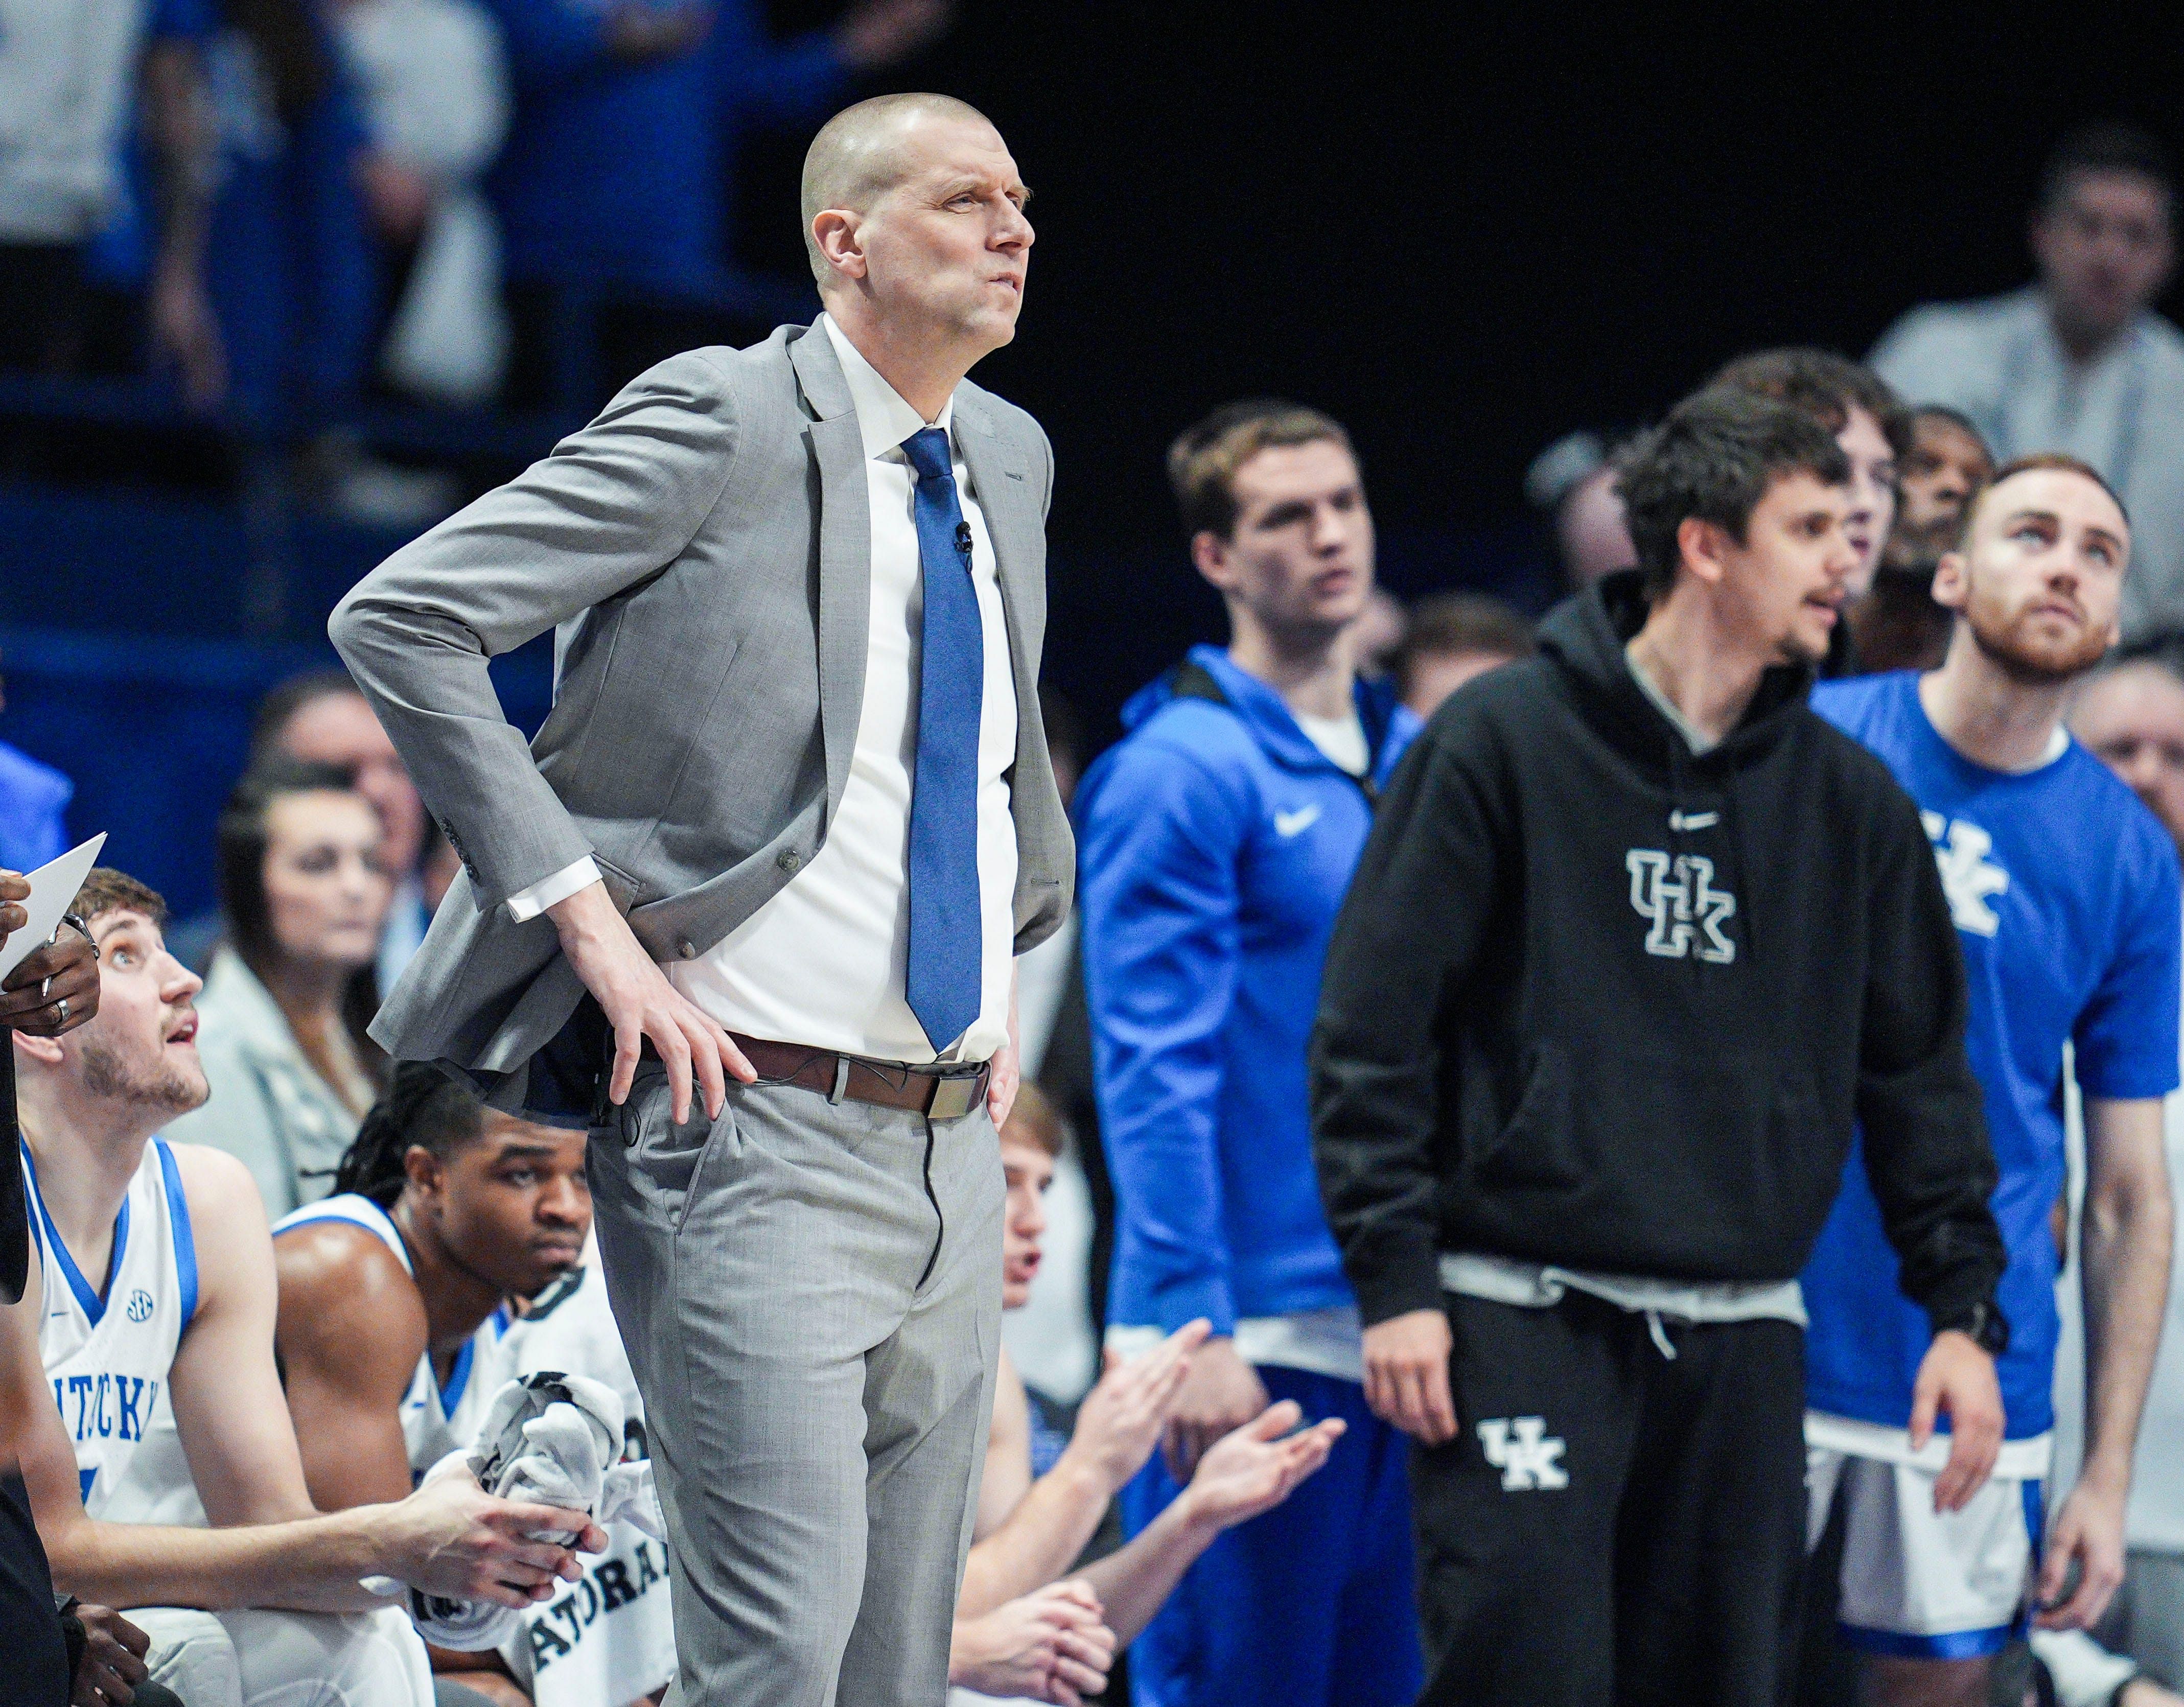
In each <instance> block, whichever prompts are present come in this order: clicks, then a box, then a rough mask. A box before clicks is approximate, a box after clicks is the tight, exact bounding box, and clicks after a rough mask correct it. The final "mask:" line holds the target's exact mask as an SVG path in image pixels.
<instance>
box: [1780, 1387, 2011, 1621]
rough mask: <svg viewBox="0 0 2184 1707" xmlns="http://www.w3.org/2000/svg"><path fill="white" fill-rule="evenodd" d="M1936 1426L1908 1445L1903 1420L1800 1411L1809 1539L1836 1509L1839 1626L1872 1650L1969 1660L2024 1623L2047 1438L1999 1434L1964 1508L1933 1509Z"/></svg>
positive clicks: (1815, 1540)
mask: <svg viewBox="0 0 2184 1707" xmlns="http://www.w3.org/2000/svg"><path fill="white" fill-rule="evenodd" d="M1948 1456H1949V1440H1948V1437H1947V1435H1936V1437H1934V1438H1933V1439H1932V1440H1931V1441H1929V1442H1928V1443H1926V1446H1925V1449H1924V1450H1923V1451H1919V1452H1914V1451H1912V1449H1911V1443H1910V1437H1909V1435H1908V1432H1906V1431H1905V1430H1903V1429H1900V1428H1883V1427H1881V1426H1879V1425H1877V1424H1874V1423H1869V1422H1858V1421H1852V1420H1850V1419H1848V1418H1846V1417H1840V1416H1829V1415H1824V1414H1822V1413H1820V1412H1818V1411H1808V1412H1807V1413H1806V1416H1805V1462H1806V1471H1805V1487H1806V1493H1807V1498H1808V1507H1807V1513H1808V1515H1807V1527H1806V1539H1805V1544H1806V1546H1807V1548H1808V1549H1811V1548H1814V1547H1817V1546H1819V1541H1820V1537H1821V1535H1822V1533H1823V1532H1825V1530H1826V1528H1827V1526H1828V1519H1829V1515H1830V1513H1831V1512H1832V1510H1834V1508H1835V1506H1836V1503H1837V1502H1838V1501H1840V1502H1841V1505H1842V1508H1843V1562H1842V1599H1841V1604H1840V1607H1839V1609H1838V1611H1837V1614H1836V1618H1837V1626H1836V1627H1837V1633H1838V1634H1839V1635H1840V1637H1841V1639H1842V1640H1843V1642H1844V1643H1847V1645H1848V1646H1850V1647H1853V1648H1857V1649H1863V1650H1864V1651H1865V1652H1867V1653H1869V1654H1897V1655H1901V1656H1903V1657H1905V1658H1909V1659H1927V1660H1970V1659H1975V1658H1979V1657H1981V1656H1983V1655H1986V1654H1999V1653H2000V1652H2001V1651H2002V1650H2003V1648H2004V1647H2005V1646H2006V1645H2007V1644H2008V1643H2009V1639H2010V1637H2011V1636H2012V1635H2014V1634H2015V1633H2016V1632H2018V1631H2020V1630H2021V1629H2022V1628H2023V1627H2024V1620H2025V1605H2026V1600H2027V1597H2028V1595H2029V1593H2030V1591H2031V1585H2032V1576H2033V1571H2034V1569H2035V1567H2036V1565H2037V1563H2038V1560H2039V1556H2040V1532H2041V1517H2042V1506H2041V1501H2042V1483H2043V1482H2044V1479H2045V1478H2046V1476H2047V1474H2048V1462H2049V1460H2050V1459H2051V1458H2052V1456H2053V1447H2052V1441H2051V1437H2049V1436H2047V1435H2040V1436H2038V1437H2035V1438H2033V1439H2031V1440H2012V1441H2006V1442H2004V1443H2003V1449H2002V1456H2001V1459H2000V1460H1999V1461H1998V1462H1997V1464H1996V1465H1995V1471H1994V1474H1993V1475H1992V1476H1990V1477H1989V1478H1988V1479H1987V1482H1986V1485H1985V1486H1983V1487H1981V1489H1980V1491H1979V1492H1978V1493H1975V1494H1974V1495H1973V1496H1972V1498H1971V1500H1970V1504H1967V1505H1966V1506H1965V1507H1964V1510H1961V1511H1947V1512H1938V1511H1936V1510H1934V1482H1935V1478H1936V1476H1939V1475H1940V1473H1941V1471H1942V1465H1945V1464H1947V1462H1948Z"/></svg>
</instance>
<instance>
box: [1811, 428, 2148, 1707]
mask: <svg viewBox="0 0 2184 1707" xmlns="http://www.w3.org/2000/svg"><path fill="white" fill-rule="evenodd" d="M2130 551H2131V530H2130V527H2129V525H2127V524H2126V520H2125V519H2124V514H2123V510H2122V508H2121V506H2120V505H2119V504H2118V503H2117V502H2116V500H2115V498H2114V496H2113V495H2112V494H2111V493H2110V492H2109V490H2108V487H2106V485H2105V484H2104V483H2103V481H2101V479H2100V477H2099V476H2098V475H2096V474H2095V473H2094V472H2093V471H2092V469H2091V468H2089V467H2088V466H2087V464H2084V463H2081V462H2080V461H2078V460H2077V459H2075V458H2071V457H2063V456H2055V455H2050V456H2042V457H2027V458H2024V459H2020V460H2019V461H2016V462H2014V463H2005V464H2003V466H2002V468H2001V469H2000V470H1998V471H1997V474H1996V475H1995V478H1994V481H1993V482H1992V484H1991V485H1989V486H1988V487H1986V490H1985V491H1984V492H1981V494H1980V495H1979V496H1978V497H1977V498H1975V499H1974V500H1973V503H1972V508H1971V511H1970V514H1969V515H1968V516H1967V518H1966V520H1965V527H1964V536H1963V538H1962V540H1961V542H1960V543H1959V544H1958V548H1956V549H1955V550H1953V551H1952V552H1950V553H1947V554H1945V555H1944V556H1943V557H1942V559H1941V564H1940V567H1939V569H1938V570H1937V572H1936V576H1935V581H1934V596H1935V597H1936V598H1937V599H1939V600H1940V601H1941V602H1942V604H1943V605H1944V606H1946V607H1947V609H1950V610H1952V611H1953V612H1954V613H1955V620H1956V632H1955V635H1954V637H1953V639H1952V640H1951V642H1950V645H1949V651H1948V656H1947V658H1946V659H1944V660H1943V661H1942V665H1941V667H1940V668H1939V669H1938V670H1934V671H1932V672H1931V673H1929V674H1927V675H1924V676H1919V675H1915V674H1914V673H1912V672H1910V671H1908V670H1907V671H1903V672H1901V673H1898V674H1896V675H1891V676H1869V677H1867V678H1865V679H1864V680H1862V681H1854V682H1834V683H1830V684H1828V685H1826V686H1825V687H1822V688H1821V689H1819V691H1818V692H1815V693H1814V697H1813V706H1814V710H1815V711H1817V712H1819V714H1821V715H1822V716H1824V717H1825V718H1827V719H1828V720H1830V722H1833V723H1835V724H1836V726H1839V727H1840V728H1841V729H1843V730H1844V731H1847V733H1849V734H1850V735H1852V736H1853V737H1856V738H1857V739H1858V740H1859V741H1861V742H1864V744H1865V745H1866V746H1867V747H1869V748H1871V749H1872V750H1873V752H1874V753H1876V754H1877V755H1879V757H1880V759H1883V760H1884V761H1885V762H1886V764H1887V765H1888V767H1889V769H1890V770H1891V771H1892V772H1893V773H1894V774H1895V776H1896V779H1897V781H1898V782H1900V783H1902V784H1903V787H1904V788H1905V789H1906V790H1908V792H1909V793H1910V795H1911V797H1912V798H1913V799H1914V800H1916V801H1917V802H1918V803H1919V809H1920V813H1919V815H1920V817H1921V819H1922V820H1923V821H1924V823H1925V831H1926V834H1927V836H1928V837H1930V838H1931V841H1932V842H1933V850H1934V860H1935V864H1936V867H1937V868H1938V870H1939V871H1940V875H1941V879H1942V888H1943V889H1944V891H1945V892H1947V897H1948V903H1949V911H1950V915H1951V916H1952V918H1953V920H1954V922H1955V925H1956V936H1957V939H1958V942H1959V943H1960V945H1961V946H1962V949H1963V954H1964V962H1965V965H1966V967H1967V969H1968V970H1969V972H1970V1026H1969V1028H1968V1031H1967V1041H1968V1045H1969V1048H1970V1056H1971V1062H1972V1066H1973V1069H1974V1070H1975V1072H1976V1073H1977V1074H1978V1076H1979V1079H1980V1082H1981V1086H1982V1087H1983V1088H1984V1090H1985V1092H1986V1126H1987V1131H1988V1133H1989V1135H1990V1136H1991V1137H1992V1142H1993V1145H1994V1150H1995V1155H1996V1159H1997V1163H1998V1164H1999V1168H2000V1183H1999V1184H1998V1186H1997V1188H1996V1190H1995V1193H1994V1198H1993V1205H1994V1213H1995V1217H1996V1220H1997V1222H1998V1223H1999V1224H2000V1226H2001V1228H2002V1232H2003V1240H2004V1243H2005V1244H2006V1246H2007V1248H2008V1250H2009V1268H2008V1270H2007V1271H2006V1272H2005V1273H2004V1275H2003V1282H2002V1287H2001V1293H2000V1299H2001V1304H2002V1308H2003V1311H2004V1312H2005V1313H2006V1314H2007V1315H2008V1316H2009V1322H2010V1326H2011V1334H2010V1343H2009V1348H2008V1349H2007V1350H2006V1351H2005V1352H2004V1353H2003V1355H2002V1357H2001V1359H2000V1360H1999V1372H2000V1376H2001V1381H2002V1395H2003V1404H2004V1408H2005V1411H2006V1417H2007V1421H2006V1426H2005V1428H2004V1436H2005V1438H2004V1442H2003V1448H2002V1454H2001V1457H2000V1459H1999V1460H1998V1462H1997V1467H1996V1470H1995V1473H1994V1476H1993V1479H1992V1481H1991V1482H1989V1483H1988V1484H1987V1486H1986V1487H1985V1488H1984V1489H1982V1490H1981V1492H1980V1493H1979V1494H1978V1496H1977V1497H1976V1498H1975V1501H1974V1502H1973V1503H1972V1504H1969V1505H1966V1506H1964V1507H1962V1508H1960V1509H1958V1510H1948V1509H1947V1508H1946V1506H1945V1504H1944V1502H1942V1500H1941V1499H1939V1498H1936V1492H1935V1485H1936V1476H1937V1474H1938V1473H1939V1472H1940V1471H1941V1470H1942V1458H1943V1456H1944V1454H1943V1453H1942V1451H1941V1450H1940V1449H1939V1443H1929V1444H1927V1445H1926V1446H1925V1448H1923V1449H1921V1448H1919V1447H1918V1446H1916V1445H1914V1443H1912V1442H1911V1441H1910V1440H1909V1439H1908V1438H1907V1437H1906V1435H1905V1432H1904V1430H1903V1421H1902V1420H1903V1416H1904V1415H1905V1414H1906V1412H1907V1410H1908V1409H1909V1408H1910V1406H1911V1400H1912V1393H1913V1388H1914V1382H1915V1380H1916V1378H1917V1369H1918V1365H1919V1359H1920V1357H1921V1355H1922V1354H1923V1353H1924V1349H1925V1338H1926V1332H1925V1326H1926V1325H1925V1321H1923V1319H1921V1318H1920V1317H1919V1315H1918V1313H1917V1312H1916V1311H1915V1310H1914V1309H1913V1308H1912V1307H1911V1306H1910V1305H1909V1304H1907V1303H1906V1302H1905V1300H1904V1298H1903V1296H1902V1294H1901V1293H1900V1292H1899V1291H1898V1289H1897V1262H1896V1259H1895V1257H1894V1255H1893V1254H1892V1252H1891V1251H1890V1249H1889V1248H1888V1245H1887V1243H1886V1240H1885V1239H1884V1238H1883V1237H1882V1233H1881V1224H1882V1217H1881V1214H1880V1209H1879V1208H1878V1206H1877V1205H1876V1204H1875V1198H1874V1193H1873V1192H1872V1190H1871V1189H1870V1188H1869V1186H1868V1184H1867V1182H1866V1180H1865V1178H1864V1175H1863V1173H1862V1171H1861V1170H1859V1169H1858V1168H1857V1167H1856V1166H1853V1167H1852V1168H1851V1169H1850V1170H1849V1172H1848V1174H1847V1177H1846V1178H1845V1180H1844V1182H1843V1189H1842V1194H1841V1197H1840V1198H1838V1199H1837V1200H1836V1206H1835V1209H1834V1212H1833V1214H1832V1215H1830V1217H1829V1220H1828V1223H1827V1226H1826V1227H1825V1230H1824V1231H1823V1232H1822V1233H1821V1235H1820V1240H1819V1246H1818V1248H1817V1249H1816V1250H1815V1252H1814V1256H1813V1259H1812V1261H1811V1263H1810V1264H1809V1265H1808V1267H1807V1269H1806V1271H1805V1275H1804V1289H1805V1297H1806V1302H1807V1304H1808V1308H1809V1309H1810V1310H1811V1312H1812V1330H1811V1334H1810V1341H1809V1343H1810V1355H1809V1358H1808V1384H1807V1398H1808V1404H1809V1406H1810V1409H1811V1415H1808V1417H1807V1419H1806V1425H1805V1433H1806V1439H1807V1442H1808V1444H1809V1445H1810V1446H1811V1448H1813V1451H1812V1461H1811V1469H1812V1493H1813V1504H1812V1530H1811V1534H1812V1538H1814V1540H1815V1541H1817V1539H1818V1538H1819V1534H1820V1532H1821V1530H1822V1528H1823V1527H1824V1526H1825V1523H1826V1521H1827V1520H1828V1515H1829V1512H1830V1508H1831V1507H1832V1506H1834V1505H1836V1504H1838V1503H1840V1504H1841V1507H1842V1510H1843V1514H1844V1517H1843V1521H1844V1525H1845V1528H1844V1538H1843V1547H1844V1553H1843V1572H1842V1600H1841V1610H1840V1623H1839V1628H1840V1630H1841V1634H1842V1637H1843V1638H1844V1639H1845V1640H1846V1641H1847V1643H1849V1644H1850V1645H1851V1646H1852V1647H1853V1648H1856V1649H1861V1650H1863V1651H1864V1654H1865V1655H1866V1669H1867V1672H1868V1688H1867V1695H1868V1699H1869V1700H1872V1701H1875V1702H1877V1703H1880V1704H1882V1707H1927V1704H1937V1707H1939V1704H1964V1707H1972V1704H1976V1703H1979V1702H1982V1701H1984V1700H1985V1699H1986V1693H1987V1672H1988V1670H1989V1662H1990V1660H1991V1658H1992V1655H1994V1654H1997V1653H1999V1652H2000V1651H2001V1650H2002V1649H2003V1646H2004V1645H2005V1644H2006V1643H2008V1642H2009V1640H2010V1638H2011V1637H2012V1636H2013V1635H2014V1634H2015V1633H2017V1632H2019V1631H2020V1630H2021V1628H2022V1626H2023V1615H2024V1612H2025V1599H2026V1595H2027V1593H2028V1591H2029V1590H2031V1589H2032V1587H2033V1584H2032V1582H2031V1576H2032V1570H2033V1565H2034V1561H2035V1559H2036V1557H2037V1558H2038V1559H2039V1561H2040V1562H2039V1581H2038V1585H2037V1591H2036V1599H2037V1600H2038V1601H2039V1603H2040V1604H2041V1606H2042V1608H2043V1609H2044V1610H2042V1613H2041V1615H2040V1623H2041V1624H2042V1626H2044V1627H2047V1628H2049V1629H2058V1628H2075V1627H2082V1626H2087V1625H2089V1624H2091V1623H2092V1622H2093V1621H2096V1620H2097V1619H2098V1618H2099V1617H2100V1615H2101V1614H2102V1612H2103V1610H2105V1609H2106V1607H2107V1605H2108V1603H2109V1598H2110V1597H2111V1596H2112V1595H2113V1594H2114V1592H2115V1589H2116V1587H2117V1585H2118V1584H2119V1583H2120V1582H2121V1580H2122V1577H2123V1569H2124V1508H2125V1502H2126V1495H2127V1493H2129V1490H2130V1486H2131V1457H2132V1452H2133V1449H2134V1447H2135V1444H2136V1442H2137V1434H2138V1418H2139V1410H2140V1407H2141V1405H2142V1403H2143V1401H2144V1399H2145V1397H2146V1389H2147V1381H2148V1376H2149V1374H2150V1373H2151V1371H2152V1369H2153V1354H2154V1348H2155V1346H2156V1344H2157V1343H2158V1342H2159V1339H2160V1336H2161V1321H2162V1314H2163V1309H2164V1306H2165V1302H2166V1298H2167V1292H2168V1277H2169V1246H2170V1222H2171V1220H2172V1218H2173V1217H2172V1210H2171V1207H2170V1193H2169V1178H2168V1170H2167V1166H2166V1164H2165V1159H2164V1156H2163V1148H2162V1124H2161V1121H2162V1098H2164V1097H2165V1096H2166V1095H2167V1094H2168V1093H2170V1091H2173V1090H2175V1089H2176V1084H2177V1018H2176V1015H2177V998H2178V978H2179V970H2178V948H2179V944H2178V937H2177V928H2176V920H2177V909H2178V905H2179V902H2178V877H2177V862H2176V848H2175V847H2174V845H2173V844H2172V843H2171V842H2170V837H2169V836H2168V833H2167V832H2166V831H2165V830H2164V829H2163V828H2162V826H2161V825H2160V823H2159V820H2156V819H2155V817H2154V816H2153V814H2152V813H2151V812H2149V811H2148V810H2147V809H2146V808H2145V807H2144V806H2142V805H2141V804H2140V803H2139V802H2138V801H2137V800H2136V799H2134V798H2132V796H2131V790H2130V789H2129V788H2128V787H2126V786H2125V785H2124V784H2123V783H2122V782H2121V781H2119V780H2118V779H2117V778H2116V777H2115V776H2113V775H2111V774H2110V772H2109V769H2108V767H2107V766H2106V765H2103V764H2102V763H2101V761H2100V760H2099V759H2097V758H2095V757H2094V756H2093V755H2092V753H2088V752H2087V751H2086V749H2085V748H2081V747H2079V746H2076V745H2075V744H2074V743H2073V742H2071V740H2070V737H2069V736H2068V735H2067V734H2066V733H2064V728H2063V713H2064V701H2065V698H2066V696H2067V695H2068V694H2069V692H2070V689H2071V687H2072V685H2073V684H2074V682H2075V681H2076V680H2077V678H2078V677H2080V676H2082V675H2083V674H2084V673H2085V672H2086V671H2087V670H2090V669H2092V667H2093V666H2094V665H2095V664H2098V663H2099V662H2100V660H2101V658H2102V656H2103V654H2104V653H2106V652H2107V650H2108V648H2109V646H2110V645H2111V644H2113V643H2114V639H2115V630H2116V611H2117V609H2118V605H2119V603H2120V600H2121V598H2122V592H2123V588H2124V586H2125V574H2124V570H2125V567H2126V562H2127V560H2128V559H2129V556H2130ZM2066 1048H2067V1049H2074V1050H2075V1078H2076V1081H2077V1085H2078V1088H2079V1091H2080V1093H2081V1095H2082V1097H2083V1098H2084V1108H2085V1132H2086V1165H2087V1184H2086V1202H2085V1221H2084V1226H2085V1233H2084V1246H2083V1249H2084V1253H2085V1263H2084V1275H2085V1298H2086V1316H2087V1334H2086V1389H2087V1405H2086V1416H2087V1432H2086V1454H2085V1461H2084V1466H2083V1469H2082V1471H2081V1474H2080V1476H2079V1478H2078V1482H2077V1484H2076V1486H2075V1487H2074V1488H2073V1489H2072V1490H2071V1492H2070V1496H2069V1498H2066V1499H2064V1501H2063V1503H2062V1504H2061V1506H2060V1508H2059V1510H2057V1512H2056V1513H2055V1515H2054V1517H2053V1521H2052V1523H2051V1524H2049V1525H2048V1528H2047V1534H2046V1537H2045V1539H2044V1542H2043V1540H2042V1494H2041V1485H2042V1481H2043V1479H2044V1478H2045V1477H2046V1476H2047V1474H2048V1459H2049V1455H2050V1448H2051V1439H2052V1430H2053V1426H2054V1387H2055V1347H2056V1339H2057V1330H2058V1326H2059V1322H2058V1318H2057V1315H2056V1309H2055V1278H2056V1271H2057V1269H2058V1268H2059V1266H2060V1262H2061V1259H2060V1255H2059V1252H2058V1251H2057V1249H2056V1244H2055V1239H2054V1236H2053V1232H2051V1231H2050V1227H2049V1219H2050V1215H2051V1214H2052V1212H2053V1209H2054V1206H2055V1203H2056V1200H2057V1198H2058V1197H2059V1195H2060V1194H2061V1193H2062V1191H2063V1186H2064V1172H2065V1170H2064V1136H2063V1101H2064V1052H2065V1050H2066ZM2072 1571H2075V1572H2076V1573H2077V1581H2076V1583H2075V1587H2073V1588H2072V1589H2070V1591H2069V1592H2068V1593H2067V1594H2066V1593H2065V1579H2066V1576H2069V1575H2070V1573H2071V1572H2072Z"/></svg>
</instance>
